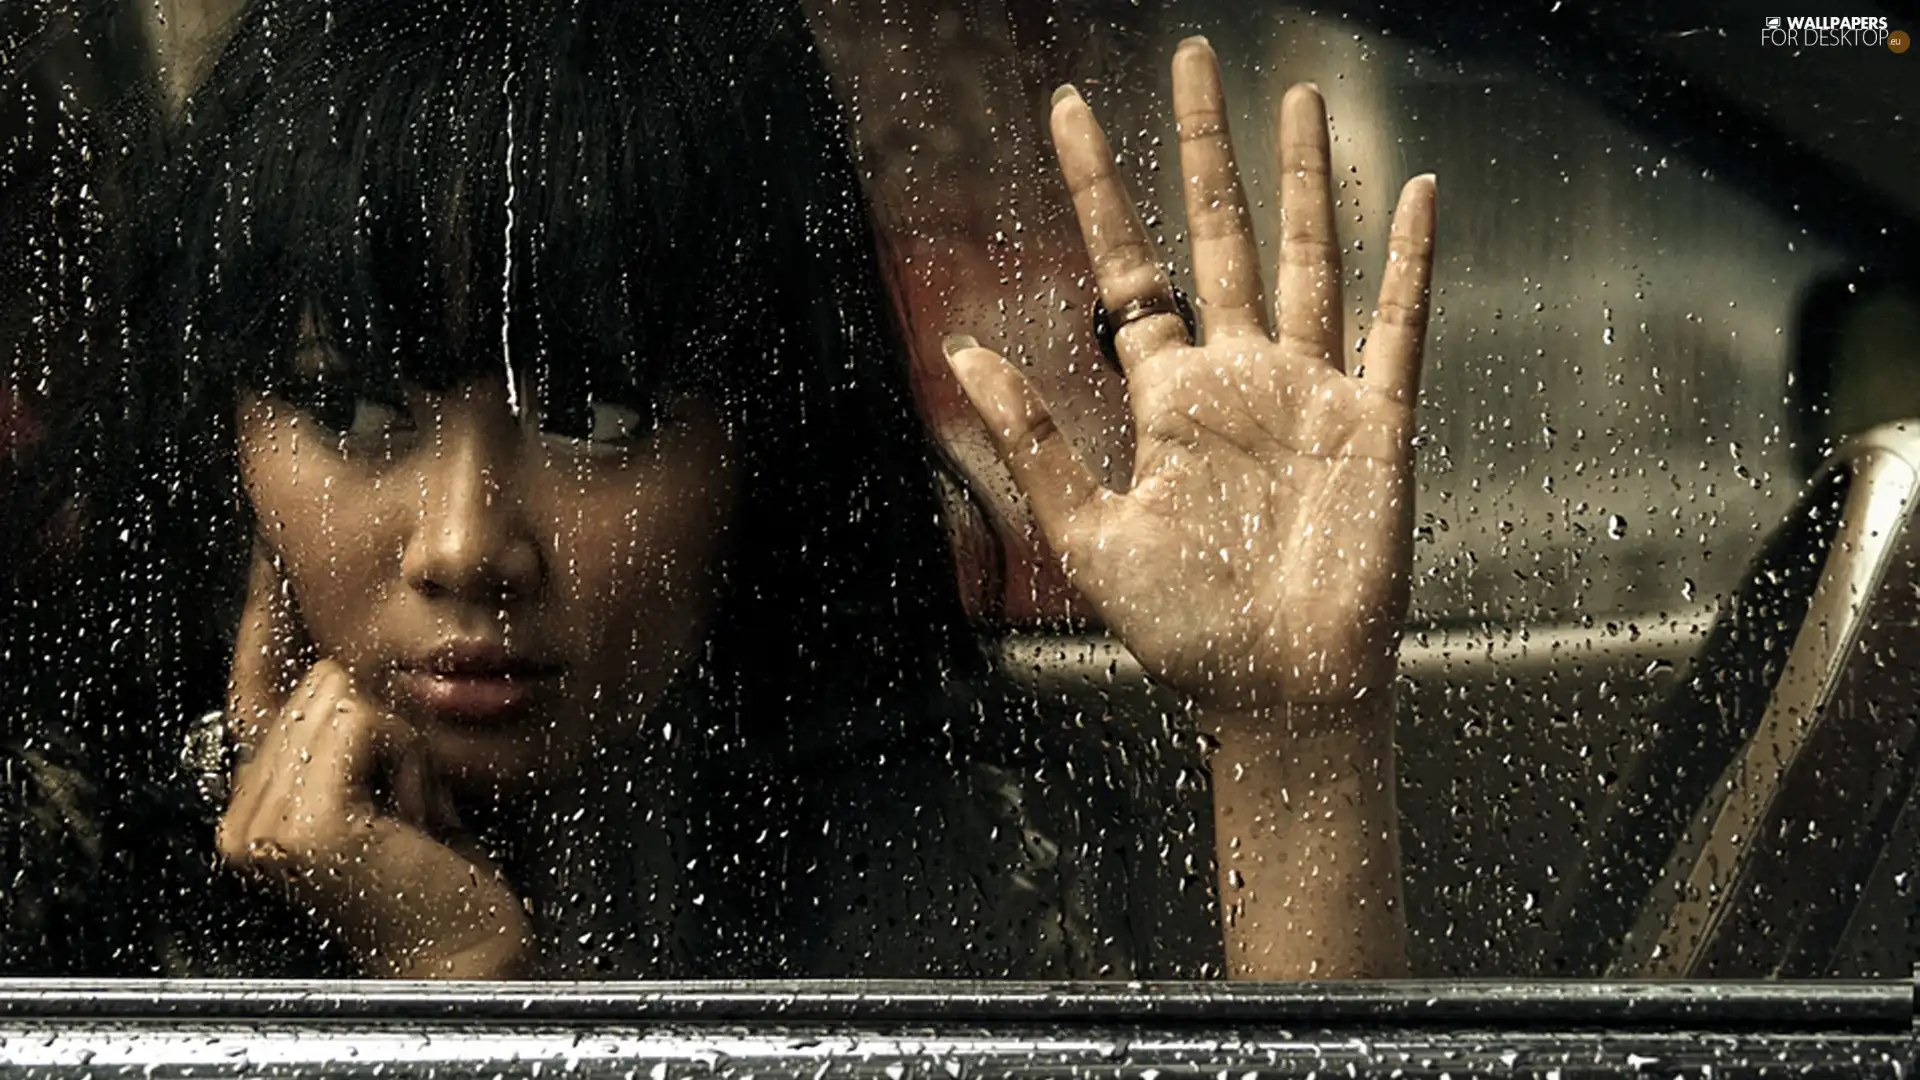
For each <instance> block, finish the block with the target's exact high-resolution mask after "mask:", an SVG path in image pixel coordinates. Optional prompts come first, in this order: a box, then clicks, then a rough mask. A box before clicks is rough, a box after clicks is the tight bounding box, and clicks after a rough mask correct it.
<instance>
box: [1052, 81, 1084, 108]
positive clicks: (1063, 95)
mask: <svg viewBox="0 0 1920 1080" xmlns="http://www.w3.org/2000/svg"><path fill="white" fill-rule="evenodd" d="M1079 96H1080V91H1079V90H1078V89H1076V88H1075V87H1074V85H1073V84H1072V83H1061V84H1060V89H1058V90H1055V91H1054V92H1053V103H1054V104H1055V105H1058V104H1060V103H1061V102H1063V101H1065V100H1067V99H1068V98H1077V97H1079Z"/></svg>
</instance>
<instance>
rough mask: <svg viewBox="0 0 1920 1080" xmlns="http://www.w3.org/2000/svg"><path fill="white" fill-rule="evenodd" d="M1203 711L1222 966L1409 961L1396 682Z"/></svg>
mask: <svg viewBox="0 0 1920 1080" xmlns="http://www.w3.org/2000/svg"><path fill="white" fill-rule="evenodd" d="M1199 720H1200V723H1201V727H1202V729H1203V730H1205V731H1206V732H1207V733H1208V734H1210V735H1211V736H1213V738H1214V739H1216V740H1217V741H1218V743H1219V748H1218V749H1217V750H1216V751H1215V752H1214V754H1213V757H1212V762H1211V764H1212V771H1213V813H1214V829H1215V836H1216V840H1215V852H1216V857H1217V859H1218V862H1219V867H1220V901H1221V907H1222V918H1221V935H1222V938H1223V940H1224V944H1225V946H1226V958H1227V975H1228V977H1229V978H1234V979H1342V978H1381V977H1393V976H1397V975H1400V974H1402V973H1404V971H1405V970H1406V966H1407V946H1406V913H1405V910H1404V906H1403V904H1402V900H1401V892H1400V828H1399V816H1398V811H1397V808H1396V800H1395V797H1394V782H1395V780H1394V758H1393V698H1392V694H1391V693H1380V694H1375V695H1370V696H1368V697H1366V698H1362V699H1361V700H1359V701H1355V702H1352V703H1342V704H1338V705H1288V706H1275V707H1273V708H1267V709H1261V710H1256V711H1248V712H1237V713H1218V712H1210V713H1202V714H1201V715H1200V716H1199Z"/></svg>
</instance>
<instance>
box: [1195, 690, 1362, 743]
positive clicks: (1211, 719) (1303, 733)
mask: <svg viewBox="0 0 1920 1080" xmlns="http://www.w3.org/2000/svg"><path fill="white" fill-rule="evenodd" d="M1394 697H1395V695H1394V693H1393V689H1392V687H1391V686H1386V687H1382V688H1380V689H1378V690H1370V691H1365V692H1361V693H1359V694H1356V695H1355V696H1353V697H1351V698H1344V699H1340V700H1333V701H1275V702H1272V703H1270V704H1261V705H1240V706H1223V705H1205V704H1199V703H1195V704H1194V706H1193V707H1192V710H1191V715H1192V716H1193V719H1194V722H1195V724H1196V725H1197V726H1198V727H1199V728H1200V730H1201V731H1202V732H1204V733H1206V735H1207V736H1208V737H1210V738H1212V739H1213V740H1214V741H1215V742H1216V743H1218V744H1220V745H1221V746H1223V747H1227V746H1243V747H1247V748H1249V749H1254V748H1261V747H1281V746H1299V745H1301V744H1303V743H1311V742H1324V741H1353V740H1355V739H1360V740H1364V741H1371V740H1373V739H1376V738H1378V737H1380V736H1383V735H1384V736H1386V737H1387V738H1389V739H1391V737H1392V734H1393V726H1394V718H1395V714H1396V710H1395V702H1394Z"/></svg>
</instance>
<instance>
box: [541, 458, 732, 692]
mask: <svg viewBox="0 0 1920 1080" xmlns="http://www.w3.org/2000/svg"><path fill="white" fill-rule="evenodd" d="M677 464H678V467H673V468H669V467H665V466H661V467H655V468H644V469H635V470H631V471H629V472H628V473H627V474H626V475H623V476H619V477H606V478H595V479H593V480H591V481H587V482H583V483H581V484H579V485H577V486H574V487H572V489H571V490H569V491H565V492H560V493H556V494H555V495H554V496H553V498H552V500H551V503H550V509H549V512H548V513H547V514H546V515H543V516H545V517H546V518H547V520H548V521H549V522H550V529H551V531H550V532H549V536H550V537H551V538H552V541H551V542H552V549H551V552H552V558H553V564H552V566H553V573H554V581H553V594H554V599H555V601H556V602H557V603H558V604H559V605H561V606H562V607H564V608H567V609H569V610H568V611H567V612H566V617H565V618H564V619H563V620H562V623H563V625H567V626H569V627H571V628H572V629H573V630H575V631H576V632H578V633H579V634H580V635H581V638H582V639H583V640H581V641H580V645H581V648H582V649H583V651H585V652H586V653H587V654H588V655H590V656H592V657H593V667H594V669H595V670H596V673H597V675H598V676H599V679H600V680H609V681H628V680H630V679H632V678H637V677H643V676H644V675H645V673H646V672H648V671H651V670H655V669H658V668H660V667H661V666H662V665H663V664H672V663H674V662H675V661H677V659H678V658H679V657H681V656H684V655H685V654H686V653H687V652H688V651H690V650H691V649H692V648H693V647H694V646H695V645H697V643H698V642H699V640H700V639H701V638H702V637H704V635H705V633H706V628H707V625H708V623H709V622H710V620H711V616H712V613H713V608H714V599H715V593H716V591H717V588H718V586H719V583H720V571H721V566H722V563H723V561H724V559H725V553H726V546H727V537H728V531H729V530H728V524H729V521H730V519H731V518H732V516H733V511H734V503H735V491H734V480H733V476H732V474H731V471H730V470H729V469H727V468H726V467H725V466H724V465H723V464H721V463H717V462H714V461H711V460H701V461H689V462H680V463H677Z"/></svg>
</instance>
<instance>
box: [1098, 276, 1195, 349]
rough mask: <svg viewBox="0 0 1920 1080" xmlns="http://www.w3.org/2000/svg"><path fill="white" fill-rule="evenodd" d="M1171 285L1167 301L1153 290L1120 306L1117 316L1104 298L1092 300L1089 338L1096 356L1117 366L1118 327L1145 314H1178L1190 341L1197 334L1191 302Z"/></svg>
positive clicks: (1144, 316) (1145, 315)
mask: <svg viewBox="0 0 1920 1080" xmlns="http://www.w3.org/2000/svg"><path fill="white" fill-rule="evenodd" d="M1172 288H1173V300H1172V303H1171V304H1169V303H1168V301H1167V298H1166V297H1165V296H1164V295H1162V294H1160V293H1153V294H1150V295H1148V296H1143V297H1141V298H1140V299H1138V300H1133V301H1130V302H1128V303H1126V304H1124V305H1122V306H1121V308H1120V313H1119V315H1118V316H1115V314H1114V313H1113V312H1110V311H1108V310H1107V305H1106V302H1105V301H1103V300H1099V299H1096V300H1094V302H1093V339H1094V340H1095V341H1096V342H1099V344H1100V355H1101V356H1104V357H1106V358H1107V363H1109V364H1112V365H1113V366H1114V368H1115V369H1118V368H1119V367H1120V366H1121V365H1120V345H1119V337H1120V328H1121V327H1123V326H1126V325H1127V324H1128V323H1134V322H1139V321H1140V320H1141V319H1144V318H1146V317H1148V316H1149V315H1178V316H1180V321H1181V322H1183V323H1185V324H1186V325H1187V340H1188V341H1194V340H1196V339H1197V338H1198V337H1199V334H1200V324H1199V320H1198V319H1196V318H1195V317H1194V314H1193V304H1192V303H1191V302H1189V301H1188V300H1187V294H1186V293H1183V292H1181V291H1180V289H1179V287H1178V286H1173V287H1172Z"/></svg>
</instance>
